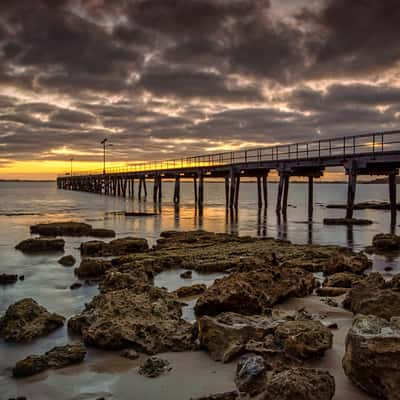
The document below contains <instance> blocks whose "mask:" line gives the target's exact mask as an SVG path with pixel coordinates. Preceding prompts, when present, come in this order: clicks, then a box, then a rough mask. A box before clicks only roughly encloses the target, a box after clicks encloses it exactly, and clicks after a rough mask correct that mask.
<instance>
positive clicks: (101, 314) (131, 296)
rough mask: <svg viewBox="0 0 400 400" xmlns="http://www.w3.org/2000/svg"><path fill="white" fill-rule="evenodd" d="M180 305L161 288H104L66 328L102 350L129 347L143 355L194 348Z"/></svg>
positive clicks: (188, 326) (190, 329)
mask: <svg viewBox="0 0 400 400" xmlns="http://www.w3.org/2000/svg"><path fill="white" fill-rule="evenodd" d="M181 308H182V304H181V303H179V302H177V301H176V298H175V296H173V295H171V294H169V293H168V292H166V291H165V290H162V289H158V288H150V289H149V290H147V291H145V292H143V293H136V292H135V290H134V289H122V290H114V291H108V292H106V293H101V294H99V295H97V296H95V297H94V298H93V299H92V301H91V302H90V303H89V304H87V305H86V307H85V310H84V311H83V312H82V313H80V314H79V315H76V316H74V317H72V318H70V319H69V321H68V328H69V329H70V331H72V332H75V333H77V334H80V335H82V337H83V340H84V342H85V343H86V344H88V345H93V346H96V347H99V348H103V349H110V350H119V349H124V348H133V349H134V350H137V351H140V352H144V353H147V354H156V353H160V352H165V351H185V350H193V349H194V348H195V345H194V339H193V334H192V325H191V324H190V323H189V322H187V321H184V320H182V319H181V315H182V310H181Z"/></svg>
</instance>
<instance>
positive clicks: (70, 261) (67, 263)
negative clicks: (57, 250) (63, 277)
mask: <svg viewBox="0 0 400 400" xmlns="http://www.w3.org/2000/svg"><path fill="white" fill-rule="evenodd" d="M75 262H76V260H75V257H74V256H71V255H69V256H64V257H61V258H60V259H59V260H58V263H59V264H61V265H64V267H72V266H73V265H74V264H75Z"/></svg>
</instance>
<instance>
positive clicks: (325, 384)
mask: <svg viewBox="0 0 400 400" xmlns="http://www.w3.org/2000/svg"><path fill="white" fill-rule="evenodd" d="M334 394H335V380H334V378H333V376H332V375H331V374H330V373H329V372H327V371H322V370H318V369H312V368H296V367H294V368H289V369H286V370H284V371H282V372H277V373H275V374H273V376H272V377H271V378H270V379H269V380H268V382H267V386H266V390H265V392H264V393H263V395H261V399H262V400H331V399H332V398H333V396H334Z"/></svg>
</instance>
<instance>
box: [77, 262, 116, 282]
mask: <svg viewBox="0 0 400 400" xmlns="http://www.w3.org/2000/svg"><path fill="white" fill-rule="evenodd" d="M111 267H112V264H111V261H107V260H102V259H99V258H91V257H87V258H83V259H82V261H81V263H80V265H79V267H78V268H75V273H76V275H77V276H78V277H79V278H100V277H102V276H103V275H104V274H105V273H106V271H107V270H108V269H110V268H111Z"/></svg>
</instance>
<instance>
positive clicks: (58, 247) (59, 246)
mask: <svg viewBox="0 0 400 400" xmlns="http://www.w3.org/2000/svg"><path fill="white" fill-rule="evenodd" d="M64 245H65V241H64V240H63V239H46V238H37V239H26V240H23V241H22V242H21V243H19V244H18V245H17V246H15V248H16V249H17V250H20V251H22V252H24V253H39V252H47V251H64Z"/></svg>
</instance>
